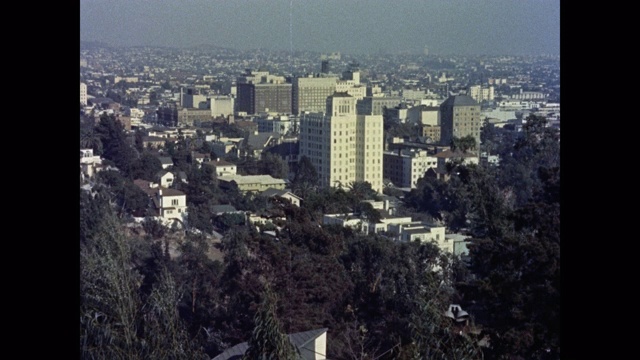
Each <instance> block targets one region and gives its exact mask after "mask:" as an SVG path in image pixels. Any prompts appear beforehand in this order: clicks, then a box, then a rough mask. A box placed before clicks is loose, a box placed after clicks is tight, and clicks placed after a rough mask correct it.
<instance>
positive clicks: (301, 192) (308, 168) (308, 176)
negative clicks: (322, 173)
mask: <svg viewBox="0 0 640 360" xmlns="http://www.w3.org/2000/svg"><path fill="white" fill-rule="evenodd" d="M317 186H318V171H317V170H316V167H315V166H314V165H313V163H312V162H311V159H309V158H308V157H306V156H304V155H302V157H301V158H300V160H299V161H298V168H297V169H296V171H295V175H294V177H293V181H292V182H291V189H292V190H293V192H294V193H295V194H296V195H298V196H300V197H301V198H303V199H304V198H306V196H307V195H308V194H309V193H310V192H312V191H314V190H315V189H316V188H317Z"/></svg>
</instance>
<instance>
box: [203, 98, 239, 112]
mask: <svg viewBox="0 0 640 360" xmlns="http://www.w3.org/2000/svg"><path fill="white" fill-rule="evenodd" d="M208 102H209V109H211V116H213V117H217V116H224V117H228V116H232V115H233V114H234V109H235V99H234V98H233V97H231V96H225V95H216V96H212V97H211V98H209V100H208Z"/></svg>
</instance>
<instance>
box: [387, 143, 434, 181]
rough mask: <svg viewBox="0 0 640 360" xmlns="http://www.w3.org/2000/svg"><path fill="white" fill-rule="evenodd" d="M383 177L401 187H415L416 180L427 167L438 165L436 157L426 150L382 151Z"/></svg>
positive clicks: (422, 174)
mask: <svg viewBox="0 0 640 360" xmlns="http://www.w3.org/2000/svg"><path fill="white" fill-rule="evenodd" d="M383 159H384V161H383V164H384V177H385V179H389V180H391V182H392V183H393V184H394V185H395V186H397V187H401V188H411V189H415V188H416V186H417V184H418V180H420V178H422V177H423V176H424V173H425V172H426V171H427V170H428V169H429V168H435V167H437V165H438V159H437V158H436V157H434V156H431V155H429V154H428V153H427V151H426V150H418V149H398V150H397V151H394V152H389V151H385V152H384V153H383Z"/></svg>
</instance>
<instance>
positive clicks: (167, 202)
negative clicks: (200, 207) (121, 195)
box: [133, 179, 187, 220]
mask: <svg viewBox="0 0 640 360" xmlns="http://www.w3.org/2000/svg"><path fill="white" fill-rule="evenodd" d="M133 183H134V184H135V185H137V186H138V187H139V188H140V189H142V191H144V192H145V193H147V195H149V197H150V198H151V200H152V203H153V209H154V212H155V213H156V215H157V216H160V217H161V218H163V219H165V220H168V219H179V220H184V219H185V218H186V216H187V195H186V194H185V193H183V192H182V191H180V190H176V189H168V188H165V187H162V186H159V185H158V184H157V183H153V182H149V181H146V180H141V179H136V180H134V181H133Z"/></svg>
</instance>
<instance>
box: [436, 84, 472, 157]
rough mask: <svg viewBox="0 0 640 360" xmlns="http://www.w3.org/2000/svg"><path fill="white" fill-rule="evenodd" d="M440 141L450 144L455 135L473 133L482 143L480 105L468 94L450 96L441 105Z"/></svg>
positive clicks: (459, 136)
mask: <svg viewBox="0 0 640 360" xmlns="http://www.w3.org/2000/svg"><path fill="white" fill-rule="evenodd" d="M440 124H441V128H440V131H441V132H440V143H441V144H442V145H449V144H450V143H451V140H452V139H453V138H454V137H457V138H461V137H465V136H467V135H471V136H473V137H474V138H475V139H476V144H478V146H479V145H480V128H481V127H482V120H481V117H480V105H479V104H478V103H477V102H476V101H475V100H473V99H472V98H471V97H470V96H468V95H454V96H450V97H449V98H448V99H447V100H445V101H444V102H443V103H442V104H441V105H440Z"/></svg>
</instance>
